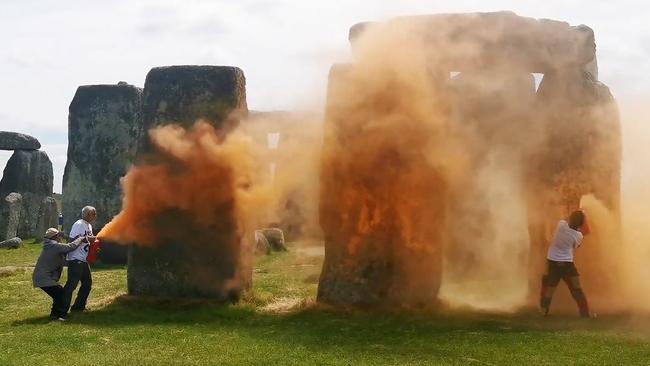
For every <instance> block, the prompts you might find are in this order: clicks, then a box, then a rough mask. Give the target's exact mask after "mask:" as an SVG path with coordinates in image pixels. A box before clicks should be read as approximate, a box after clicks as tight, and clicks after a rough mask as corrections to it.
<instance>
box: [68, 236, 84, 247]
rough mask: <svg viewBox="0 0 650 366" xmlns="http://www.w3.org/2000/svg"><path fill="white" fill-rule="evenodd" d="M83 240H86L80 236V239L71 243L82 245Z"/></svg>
mask: <svg viewBox="0 0 650 366" xmlns="http://www.w3.org/2000/svg"><path fill="white" fill-rule="evenodd" d="M83 240H84V237H83V236H80V237H78V238H77V239H75V240H73V241H72V242H70V244H76V245H79V244H81V242H82V241H83Z"/></svg>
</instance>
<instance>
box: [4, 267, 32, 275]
mask: <svg viewBox="0 0 650 366" xmlns="http://www.w3.org/2000/svg"><path fill="white" fill-rule="evenodd" d="M27 268H28V267H19V266H6V267H0V278H2V277H11V276H14V275H17V274H19V273H23V272H25V271H27Z"/></svg>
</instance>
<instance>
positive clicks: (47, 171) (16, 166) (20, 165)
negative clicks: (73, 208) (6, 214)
mask: <svg viewBox="0 0 650 366" xmlns="http://www.w3.org/2000/svg"><path fill="white" fill-rule="evenodd" d="M53 179H54V174H53V171H52V162H51V161H50V158H49V157H48V156H47V154H46V153H45V152H44V151H40V150H34V151H25V150H16V151H14V153H13V155H12V156H11V158H9V161H8V162H7V166H6V167H5V169H4V173H3V176H2V181H0V195H2V196H6V195H8V194H9V193H12V192H17V193H20V194H21V195H22V203H23V208H22V213H21V215H20V224H19V226H18V236H19V237H22V238H35V237H37V236H40V235H42V233H38V231H37V226H38V214H39V210H40V208H41V203H42V202H43V199H44V198H45V197H51V196H52V184H53Z"/></svg>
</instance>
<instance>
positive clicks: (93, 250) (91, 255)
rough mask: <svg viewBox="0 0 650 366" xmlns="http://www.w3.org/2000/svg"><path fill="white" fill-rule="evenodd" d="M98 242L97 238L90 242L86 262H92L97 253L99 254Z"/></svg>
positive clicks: (95, 258)
mask: <svg viewBox="0 0 650 366" xmlns="http://www.w3.org/2000/svg"><path fill="white" fill-rule="evenodd" d="M99 244H100V242H99V238H95V241H93V242H92V244H90V248H88V257H86V261H87V262H88V264H93V263H95V261H96V260H97V255H98V254H99Z"/></svg>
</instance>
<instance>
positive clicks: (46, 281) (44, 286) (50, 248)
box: [32, 228, 83, 321]
mask: <svg viewBox="0 0 650 366" xmlns="http://www.w3.org/2000/svg"><path fill="white" fill-rule="evenodd" d="M62 239H63V235H62V233H61V232H60V231H59V230H57V229H55V228H49V229H47V231H46V232H45V238H44V240H43V250H42V251H41V254H40V255H39V256H38V260H37V261H36V265H35V266H34V273H33V274H32V284H33V285H34V288H40V289H41V290H43V291H45V293H46V294H48V295H49V296H50V297H51V298H52V309H51V311H50V320H58V321H64V320H65V315H66V313H67V312H68V310H67V309H65V305H64V303H63V293H64V292H63V287H61V285H60V284H59V279H60V278H61V272H63V265H64V264H65V255H66V254H67V253H69V252H71V251H73V250H75V249H77V248H78V247H79V245H80V244H81V241H82V240H83V238H82V237H79V238H77V239H76V240H74V241H72V242H71V243H68V244H65V243H62V242H61V241H62Z"/></svg>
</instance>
